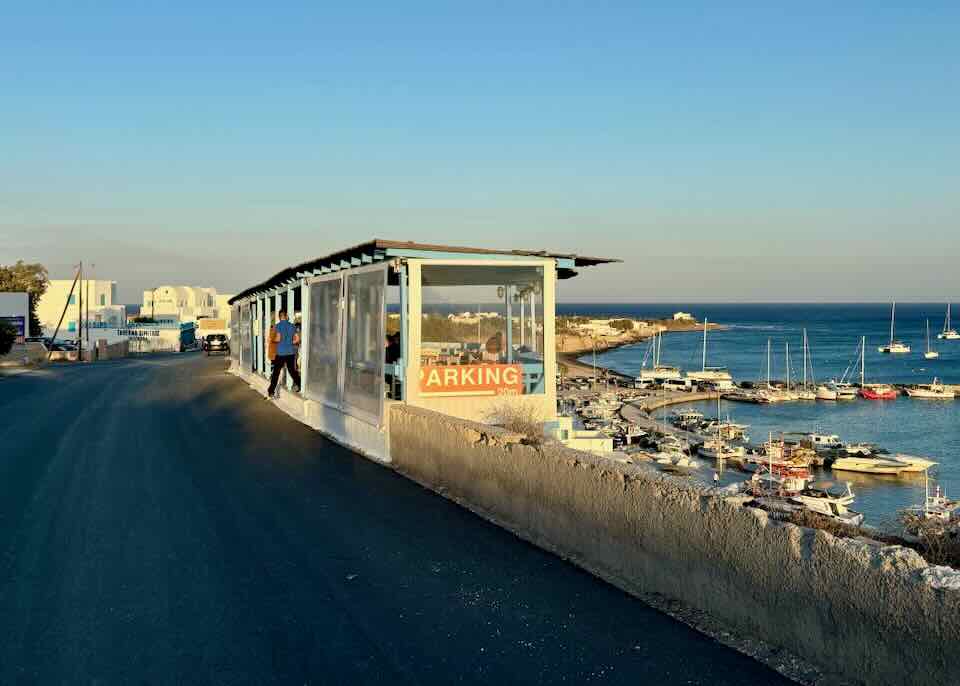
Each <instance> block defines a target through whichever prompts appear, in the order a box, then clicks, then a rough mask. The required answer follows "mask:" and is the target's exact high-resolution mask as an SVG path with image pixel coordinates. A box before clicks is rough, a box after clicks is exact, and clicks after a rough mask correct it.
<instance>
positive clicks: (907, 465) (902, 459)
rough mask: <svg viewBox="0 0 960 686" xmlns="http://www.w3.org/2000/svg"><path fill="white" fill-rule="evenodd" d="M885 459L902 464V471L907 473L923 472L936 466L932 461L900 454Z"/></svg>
mask: <svg viewBox="0 0 960 686" xmlns="http://www.w3.org/2000/svg"><path fill="white" fill-rule="evenodd" d="M886 459H889V460H892V461H894V462H898V463H900V464H902V465H903V466H904V468H903V471H904V472H907V473H912V472H925V471H927V470H928V469H930V468H931V467H933V466H934V465H936V464H937V463H936V462H934V461H933V460H928V459H927V458H925V457H917V456H915V455H903V454H900V453H898V454H896V455H891V456H890V457H889V458H886Z"/></svg>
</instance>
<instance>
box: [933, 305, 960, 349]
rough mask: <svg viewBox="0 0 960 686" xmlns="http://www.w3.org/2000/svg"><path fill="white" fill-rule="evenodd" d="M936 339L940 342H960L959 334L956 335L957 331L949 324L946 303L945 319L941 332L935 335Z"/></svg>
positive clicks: (948, 311)
mask: <svg viewBox="0 0 960 686" xmlns="http://www.w3.org/2000/svg"><path fill="white" fill-rule="evenodd" d="M937 338H939V339H940V340H942V341H943V340H946V341H956V340H960V333H957V330H956V329H954V328H953V325H952V323H951V322H950V303H947V318H946V319H944V320H943V331H941V332H940V333H938V334H937Z"/></svg>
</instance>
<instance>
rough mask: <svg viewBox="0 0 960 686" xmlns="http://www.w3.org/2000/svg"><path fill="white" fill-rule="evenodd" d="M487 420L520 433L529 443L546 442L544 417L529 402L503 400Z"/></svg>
mask: <svg viewBox="0 0 960 686" xmlns="http://www.w3.org/2000/svg"><path fill="white" fill-rule="evenodd" d="M487 420H488V421H490V422H491V423H493V424H496V425H497V426H502V427H503V428H504V429H506V430H507V431H510V432H511V433H515V434H520V435H521V436H523V438H524V443H526V444H528V445H541V444H542V443H543V442H544V438H545V437H544V434H543V421H544V420H543V417H542V415H541V413H540V410H539V408H537V407H536V406H534V405H531V404H529V403H521V402H517V403H511V402H502V403H500V404H499V405H497V406H495V407H494V408H493V409H492V410H491V411H490V414H489V415H488V416H487Z"/></svg>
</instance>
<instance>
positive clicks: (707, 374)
mask: <svg viewBox="0 0 960 686" xmlns="http://www.w3.org/2000/svg"><path fill="white" fill-rule="evenodd" d="M708 328H709V321H708V320H707V318H706V317H704V318H703V357H702V365H701V369H700V371H699V372H687V378H688V379H692V380H693V381H697V382H701V381H733V377H732V376H730V372H729V371H728V370H727V368H726V367H708V366H707V329H708Z"/></svg>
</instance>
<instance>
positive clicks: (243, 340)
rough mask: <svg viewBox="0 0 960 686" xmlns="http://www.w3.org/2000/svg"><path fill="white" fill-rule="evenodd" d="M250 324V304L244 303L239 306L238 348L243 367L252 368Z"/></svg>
mask: <svg viewBox="0 0 960 686" xmlns="http://www.w3.org/2000/svg"><path fill="white" fill-rule="evenodd" d="M251 332H252V329H251V326H250V305H249V304H244V305H242V306H241V307H240V348H241V350H242V352H241V355H242V356H243V366H244V368H245V369H247V370H250V371H252V370H253V337H252V336H251V335H250V334H251Z"/></svg>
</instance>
